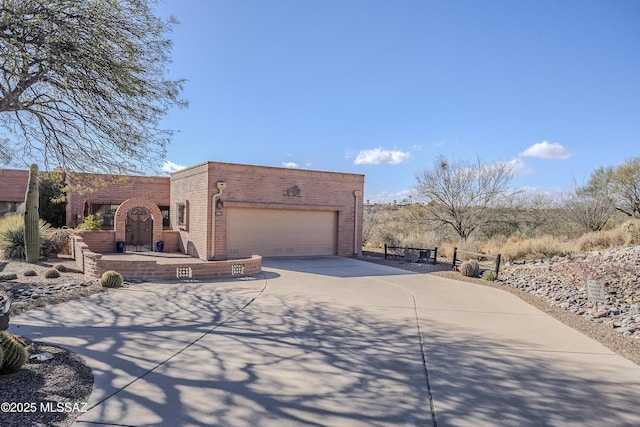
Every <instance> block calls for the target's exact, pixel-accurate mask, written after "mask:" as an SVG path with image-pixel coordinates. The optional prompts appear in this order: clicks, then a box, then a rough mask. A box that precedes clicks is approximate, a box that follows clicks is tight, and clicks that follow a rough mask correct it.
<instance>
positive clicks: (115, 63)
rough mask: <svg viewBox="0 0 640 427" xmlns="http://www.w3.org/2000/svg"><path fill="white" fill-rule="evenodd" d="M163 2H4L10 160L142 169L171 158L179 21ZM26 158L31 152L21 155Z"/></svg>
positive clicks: (1, 111)
mask: <svg viewBox="0 0 640 427" xmlns="http://www.w3.org/2000/svg"><path fill="white" fill-rule="evenodd" d="M153 3H155V1H154V0H94V1H77V0H0V62H1V66H0V72H1V73H2V78H1V79H0V125H2V129H3V131H4V133H5V134H4V135H2V134H0V139H1V140H2V145H0V161H2V162H3V163H12V164H17V163H19V162H23V163H31V162H33V161H41V162H43V163H44V165H45V167H48V165H52V166H57V167H62V168H64V169H71V170H76V171H87V172H89V171H103V172H106V171H108V172H111V173H113V172H116V173H135V172H139V171H140V170H141V169H143V168H144V169H146V168H154V167H157V166H158V161H159V160H160V159H161V158H163V156H164V153H165V147H166V145H167V144H168V143H169V140H170V138H171V136H172V131H170V130H166V129H161V128H160V126H159V125H160V120H161V119H162V118H163V117H164V116H165V115H166V113H167V112H168V110H169V109H170V108H173V107H174V106H180V107H183V106H186V102H185V101H184V100H183V99H181V98H180V93H181V92H182V89H183V86H184V80H169V79H167V78H166V77H165V74H166V67H167V65H168V63H169V62H170V51H171V41H170V40H169V39H168V38H167V34H168V33H169V32H170V31H171V28H172V26H173V25H174V24H175V20H173V19H170V20H168V21H163V20H161V19H159V18H157V17H156V16H154V14H153V9H152V5H153ZM20 153H22V155H19V154H20Z"/></svg>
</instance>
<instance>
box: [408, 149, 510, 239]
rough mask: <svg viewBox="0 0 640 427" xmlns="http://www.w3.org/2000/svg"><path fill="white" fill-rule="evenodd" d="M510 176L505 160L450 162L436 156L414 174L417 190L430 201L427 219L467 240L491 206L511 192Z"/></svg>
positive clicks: (480, 223) (482, 221)
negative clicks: (496, 161) (492, 161)
mask: <svg viewBox="0 0 640 427" xmlns="http://www.w3.org/2000/svg"><path fill="white" fill-rule="evenodd" d="M512 178H513V172H512V167H511V166H510V165H509V164H507V163H493V164H486V163H484V162H482V161H481V160H480V159H477V161H476V162H474V163H473V162H466V161H454V162H450V161H449V160H448V159H446V158H445V157H444V156H439V157H437V158H436V159H435V160H434V163H433V166H432V167H431V168H429V169H423V170H421V171H419V172H418V173H417V174H416V192H417V193H418V195H420V196H422V197H424V198H425V199H426V200H427V201H428V202H429V204H430V209H429V210H428V211H427V216H428V220H429V221H433V222H436V223H439V224H443V225H447V226H449V227H451V228H452V229H453V230H454V231H455V232H456V233H457V234H458V236H459V237H460V239H462V240H464V241H466V240H467V238H468V237H469V236H470V235H471V233H473V232H474V231H475V230H476V229H477V228H478V227H480V226H481V225H483V224H485V223H486V222H487V221H488V219H489V215H490V209H491V208H492V207H494V206H496V205H497V204H498V202H499V201H502V200H504V199H506V198H508V197H509V196H511V195H513V192H512V191H510V190H509V187H508V186H509V183H510V182H511V179H512Z"/></svg>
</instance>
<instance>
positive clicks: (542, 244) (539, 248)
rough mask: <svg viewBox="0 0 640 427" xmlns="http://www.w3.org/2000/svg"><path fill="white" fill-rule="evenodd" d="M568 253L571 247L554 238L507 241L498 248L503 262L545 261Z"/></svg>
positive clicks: (544, 237) (543, 237)
mask: <svg viewBox="0 0 640 427" xmlns="http://www.w3.org/2000/svg"><path fill="white" fill-rule="evenodd" d="M570 253H571V245H570V244H569V243H567V242H564V241H562V240H560V239H558V238H556V237H554V236H542V237H539V238H536V239H515V240H511V239H508V240H507V241H506V242H505V244H504V245H503V246H502V248H500V254H502V259H503V260H505V261H512V260H517V259H529V260H534V259H545V258H552V257H554V256H566V255H568V254H570Z"/></svg>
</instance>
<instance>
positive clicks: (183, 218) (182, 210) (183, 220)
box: [176, 203, 187, 228]
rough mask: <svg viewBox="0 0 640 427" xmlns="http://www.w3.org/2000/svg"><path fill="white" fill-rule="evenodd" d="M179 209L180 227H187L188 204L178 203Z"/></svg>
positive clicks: (177, 207)
mask: <svg viewBox="0 0 640 427" xmlns="http://www.w3.org/2000/svg"><path fill="white" fill-rule="evenodd" d="M176 209H177V211H178V227H183V228H184V227H186V225H187V206H186V205H185V204H184V203H178V204H177V205H176Z"/></svg>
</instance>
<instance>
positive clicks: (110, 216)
mask: <svg viewBox="0 0 640 427" xmlns="http://www.w3.org/2000/svg"><path fill="white" fill-rule="evenodd" d="M118 206H120V204H119V203H91V214H93V215H96V216H97V217H98V220H102V229H103V230H113V225H114V219H115V217H116V210H118Z"/></svg>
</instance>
